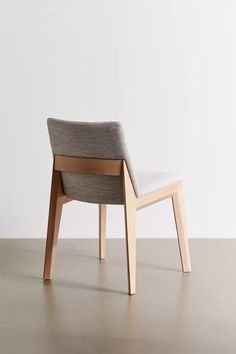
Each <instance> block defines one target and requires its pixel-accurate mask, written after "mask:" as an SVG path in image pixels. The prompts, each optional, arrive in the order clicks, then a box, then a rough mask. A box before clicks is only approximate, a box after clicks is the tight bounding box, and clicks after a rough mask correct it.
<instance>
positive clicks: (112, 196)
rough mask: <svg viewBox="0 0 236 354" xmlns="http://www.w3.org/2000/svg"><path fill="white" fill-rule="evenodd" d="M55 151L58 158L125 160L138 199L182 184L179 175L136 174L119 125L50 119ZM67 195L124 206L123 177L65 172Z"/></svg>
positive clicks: (147, 172)
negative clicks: (176, 183) (177, 183)
mask: <svg viewBox="0 0 236 354" xmlns="http://www.w3.org/2000/svg"><path fill="white" fill-rule="evenodd" d="M47 122H48V130H49V137H50V142H51V147H52V151H53V153H54V154H55V155H62V156H74V157H85V158H100V159H118V160H125V161H126V164H127V168H128V171H129V174H130V178H131V181H132V184H133V187H134V191H135V194H136V196H137V197H140V196H143V195H145V194H148V193H151V192H153V191H155V190H157V189H160V188H163V187H166V186H168V185H170V184H172V183H175V182H178V181H180V180H181V178H180V177H179V176H177V175H174V174H170V173H165V172H158V171H146V172H145V171H135V172H134V170H133V168H132V163H131V160H130V157H129V154H128V150H127V146H126V142H125V137H124V133H123V129H122V126H121V124H120V123H119V122H100V123H88V122H71V121H65V120H61V119H60V120H59V119H54V118H49V119H48V121H47ZM62 181H63V187H64V192H65V194H66V195H67V196H68V197H69V198H71V199H75V200H79V201H84V202H88V203H97V204H123V203H124V193H123V181H122V178H121V177H120V176H94V175H85V174H77V173H65V172H63V173H62Z"/></svg>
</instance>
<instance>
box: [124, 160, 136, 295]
mask: <svg viewBox="0 0 236 354" xmlns="http://www.w3.org/2000/svg"><path fill="white" fill-rule="evenodd" d="M123 166H124V171H123V173H124V195H125V205H124V210H125V230H126V252H127V270H128V289H129V295H133V294H135V291H136V197H135V194H134V190H133V186H132V183H131V180H130V177H129V173H128V170H127V167H126V164H125V162H124V165H123Z"/></svg>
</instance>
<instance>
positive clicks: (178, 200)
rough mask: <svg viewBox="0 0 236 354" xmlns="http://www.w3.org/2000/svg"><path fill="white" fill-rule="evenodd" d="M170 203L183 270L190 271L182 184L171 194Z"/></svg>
mask: <svg viewBox="0 0 236 354" xmlns="http://www.w3.org/2000/svg"><path fill="white" fill-rule="evenodd" d="M172 204H173V210H174V216H175V225H176V231H177V235H178V243H179V251H180V258H181V263H182V269H183V272H186V273H188V272H191V261H190V254H189V244H188V237H187V228H186V223H185V213H184V202H183V192H182V186H181V187H180V188H179V189H178V191H177V192H176V193H175V194H173V195H172Z"/></svg>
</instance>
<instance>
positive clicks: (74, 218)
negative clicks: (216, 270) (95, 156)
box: [0, 0, 236, 237]
mask: <svg viewBox="0 0 236 354" xmlns="http://www.w3.org/2000/svg"><path fill="white" fill-rule="evenodd" d="M235 18H236V3H235V1H234V0H232V1H230V0H221V1H220V0H198V1H191V0H178V1H175V0H172V1H171V0H169V1H168V0H167V1H156V0H119V1H112V0H107V1H105V0H100V1H96V0H87V1H81V0H63V1H62V0H47V1H46V0H43V1H35V0H21V1H17V0H15V1H13V0H8V1H2V2H0V51H1V52H0V97H1V103H0V120H1V125H0V129H1V131H0V134H1V137H0V138H1V139H0V149H1V154H0V159H1V164H0V166H1V175H0V176H1V186H0V188H1V191H0V235H1V237H42V236H43V237H44V236H45V232H46V223H47V211H48V196H49V187H50V175H51V151H50V146H49V141H48V136H47V130H46V118H47V117H48V116H52V117H61V118H65V119H71V120H73V119H74V120H85V121H99V120H104V121H107V120H120V121H121V122H122V123H123V125H124V128H125V131H126V136H127V140H128V143H129V147H130V150H131V155H132V156H133V159H134V161H135V163H136V165H137V166H139V167H143V168H152V169H153V168H156V169H163V170H167V171H168V170H169V171H176V172H178V173H181V174H182V175H183V177H184V181H185V197H186V209H187V218H188V226H189V233H190V236H191V237H233V236H234V235H235V233H236V222H235V215H236V206H235V197H236V183H235V181H236V167H235V154H236V139H235V136H236V123H235V117H236V64H235V63H236V45H235V35H236V21H235ZM150 151H152V153H150ZM122 222H123V213H122V208H121V207H110V209H109V223H108V234H109V236H122V233H123V232H124V230H123V223H122ZM174 232H175V230H174V225H173V219H172V213H171V208H170V203H169V202H168V201H166V202H163V203H160V205H156V206H152V207H150V208H148V209H146V210H143V211H140V212H139V213H138V236H141V237H165V236H166V237H168V236H174V235H175V233H174ZM61 235H62V236H69V237H95V236H96V235H97V207H96V206H94V205H86V204H82V203H74V202H73V203H71V205H66V206H65V212H64V215H63V221H62V228H61Z"/></svg>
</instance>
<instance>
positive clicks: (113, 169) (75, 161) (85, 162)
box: [54, 155, 123, 176]
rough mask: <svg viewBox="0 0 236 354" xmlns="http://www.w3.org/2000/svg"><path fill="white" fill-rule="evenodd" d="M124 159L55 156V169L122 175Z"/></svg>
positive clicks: (103, 174) (98, 174)
mask: <svg viewBox="0 0 236 354" xmlns="http://www.w3.org/2000/svg"><path fill="white" fill-rule="evenodd" d="M122 162H123V160H106V159H95V158H83V157H70V156H60V155H55V156H54V170H56V171H60V172H71V173H81V174H88V175H97V176H121V174H122Z"/></svg>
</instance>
